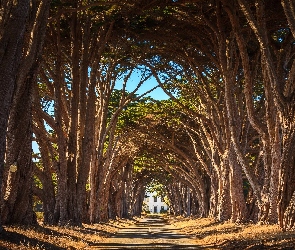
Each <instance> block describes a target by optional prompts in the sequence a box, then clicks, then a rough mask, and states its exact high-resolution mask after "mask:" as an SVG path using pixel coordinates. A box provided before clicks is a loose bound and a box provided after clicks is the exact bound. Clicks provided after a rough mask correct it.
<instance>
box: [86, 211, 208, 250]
mask: <svg viewBox="0 0 295 250" xmlns="http://www.w3.org/2000/svg"><path fill="white" fill-rule="evenodd" d="M158 248H159V249H202V247H200V246H197V245H194V243H193V240H192V239H191V238H189V237H188V236H187V235H183V234H181V233H180V232H179V230H178V229H176V228H175V227H173V225H171V224H169V223H168V222H167V221H165V220H164V219H163V218H162V217H161V216H148V217H145V218H142V219H141V220H140V221H138V222H137V223H136V224H134V225H131V226H129V227H126V228H120V229H119V231H118V233H117V234H116V235H114V236H112V237H110V238H107V239H106V240H105V241H104V242H103V243H101V244H99V245H96V246H93V247H91V248H89V249H158Z"/></svg>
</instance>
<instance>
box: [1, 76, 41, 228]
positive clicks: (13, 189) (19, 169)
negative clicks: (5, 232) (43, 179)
mask: <svg viewBox="0 0 295 250" xmlns="http://www.w3.org/2000/svg"><path fill="white" fill-rule="evenodd" d="M33 76H34V74H33V75H31V77H30V78H27V83H26V84H25V85H24V87H25V88H24V89H22V90H18V91H17V96H16V97H15V101H14V105H13V108H12V111H11V114H10V119H9V126H8V136H7V153H6V154H7V158H6V159H7V163H9V164H11V165H13V164H15V166H16V171H15V172H13V170H12V167H11V169H10V171H9V175H8V179H7V185H6V190H5V196H4V206H3V211H2V212H3V213H2V219H3V222H4V223H7V224H12V223H19V224H35V223H37V221H36V216H35V213H34V212H33V204H32V180H33V179H32V177H33V176H32V173H33V165H32V122H31V119H32V114H31V110H32V108H31V107H32V100H31V98H32V84H33V82H32V81H33V79H34V77H33Z"/></svg>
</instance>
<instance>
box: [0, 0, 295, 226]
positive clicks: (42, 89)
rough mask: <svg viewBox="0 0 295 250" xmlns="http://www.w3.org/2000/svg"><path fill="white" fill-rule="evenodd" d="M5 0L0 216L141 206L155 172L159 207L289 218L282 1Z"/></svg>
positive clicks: (106, 215)
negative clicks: (160, 94) (162, 199)
mask: <svg viewBox="0 0 295 250" xmlns="http://www.w3.org/2000/svg"><path fill="white" fill-rule="evenodd" d="M6 2H7V4H6V5H5V6H4V5H2V4H1V3H0V10H1V13H3V17H2V18H1V19H0V27H1V32H0V82H1V84H2V85H1V86H2V87H3V88H1V91H0V102H1V103H0V104H1V105H0V114H1V123H0V126H1V127H0V128H1V134H0V144H1V145H0V163H1V172H0V182H1V185H2V192H1V195H2V196H1V199H2V200H1V220H2V223H6V224H13V223H21V224H32V223H36V215H35V213H34V211H33V207H34V203H35V204H36V203H42V205H43V213H44V222H45V223H47V224H59V225H68V224H70V225H78V226H81V225H82V223H97V222H105V221H108V220H109V219H110V218H117V217H119V218H120V217H130V216H131V217H132V216H135V215H140V214H141V212H142V204H143V199H144V193H145V190H146V187H147V186H148V185H149V183H151V182H152V181H153V180H154V181H155V180H157V181H158V182H159V183H161V184H162V185H163V186H164V187H165V192H166V193H167V197H168V198H169V201H170V207H171V211H172V212H173V213H174V214H177V215H183V216H190V215H196V216H199V217H206V216H211V217H214V218H216V219H217V220H219V221H227V220H231V221H233V222H247V221H250V220H251V221H254V222H258V221H260V222H263V223H278V224H279V225H280V226H281V227H282V228H284V229H288V228H292V227H293V226H294V223H295V220H294V217H295V214H294V211H295V209H294V208H295V202H294V197H295V181H294V180H295V171H294V167H295V160H294V148H295V120H294V111H295V101H294V98H295V94H294V93H295V87H294V86H295V85H294V84H295V81H294V76H295V60H294V59H295V57H294V55H295V53H294V50H295V47H294V36H295V25H294V23H295V15H294V11H293V10H294V8H295V6H294V3H292V2H291V1H288V0H281V1H275V0H270V1H267V3H266V2H265V1H258V0H249V1H245V0H239V1H234V0H232V1H228V0H209V1H208V0H206V1H203V0H193V1H186V0H181V1H180V0H179V1H175V0H171V1H169V0H167V1H161V0H155V1H144V0H140V1H133V0H130V1H129V0H126V1H119V2H112V1H92V0H89V1H64V0H58V1H49V0H48V1H33V2H34V3H30V1H27V0H26V1H17V2H15V1H6ZM28 13H30V14H28ZM46 20H47V21H46ZM16 23H21V24H23V25H15V24H16ZM12 27H13V29H12ZM9 41H10V42H9ZM11 65H14V66H13V67H12V66H11ZM134 74H136V75H137V76H138V77H137V78H136V79H135V78H133V76H134ZM7 76H9V77H7ZM151 79H152V82H153V84H152V86H151ZM12 81H13V83H12ZM130 86H131V87H130ZM143 86H145V87H146V86H147V87H148V88H144V89H145V91H143V92H141V90H142V89H143ZM157 88H161V89H162V90H163V91H164V92H165V94H166V95H167V96H168V97H169V98H165V100H156V99H154V98H153V97H152V96H151V93H152V91H153V90H154V89H157ZM32 141H34V143H35V144H37V145H38V152H34V153H33V155H32V146H31V145H32Z"/></svg>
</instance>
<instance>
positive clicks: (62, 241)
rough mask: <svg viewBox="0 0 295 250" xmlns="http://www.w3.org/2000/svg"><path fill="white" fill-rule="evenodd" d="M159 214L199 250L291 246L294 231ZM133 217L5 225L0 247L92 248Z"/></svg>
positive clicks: (294, 234)
mask: <svg viewBox="0 0 295 250" xmlns="http://www.w3.org/2000/svg"><path fill="white" fill-rule="evenodd" d="M149 216H153V215H149ZM162 216H163V217H164V218H165V219H167V220H168V221H170V223H171V224H172V225H174V227H175V228H178V229H179V230H180V233H182V234H187V235H188V236H191V237H192V238H193V242H194V244H196V246H202V247H201V248H202V249H224V250H225V249H226V250H230V249H252V250H253V249H259V250H260V249H285V250H287V249H295V231H288V232H282V230H281V229H280V228H279V227H278V226H276V225H257V224H234V223H230V222H226V223H220V222H216V221H214V219H210V218H204V219H194V218H183V217H169V216H166V215H162ZM136 219H137V218H136ZM136 219H135V220H113V221H110V222H108V223H104V224H103V223H101V224H94V225H87V224H85V225H83V227H82V228H76V227H54V226H45V225H42V224H40V225H38V226H34V227H24V226H9V227H8V226H6V227H5V231H4V233H2V234H0V250H1V249H19V250H28V249H33V250H36V249H43V250H44V249H46V250H53V249H54V250H55V249H57V250H58V249H71V250H73V249H89V248H90V247H93V249H95V246H98V245H99V243H102V242H104V241H105V239H106V238H107V237H109V236H111V235H113V234H115V233H116V232H117V230H118V229H119V228H122V227H126V226H129V225H131V224H133V223H135V222H136Z"/></svg>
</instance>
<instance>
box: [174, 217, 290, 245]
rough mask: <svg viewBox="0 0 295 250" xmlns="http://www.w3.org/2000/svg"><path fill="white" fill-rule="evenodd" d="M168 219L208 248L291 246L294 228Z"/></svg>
mask: <svg viewBox="0 0 295 250" xmlns="http://www.w3.org/2000/svg"><path fill="white" fill-rule="evenodd" d="M170 222H171V223H172V224H173V225H174V226H176V227H177V228H179V229H180V230H181V232H182V233H185V234H187V235H190V236H192V237H193V238H194V239H195V243H196V245H199V246H204V247H207V248H208V249H295V231H288V232H283V231H282V230H281V229H280V228H279V227H278V226H277V225H258V224H251V223H248V224H235V223H230V222H225V223H220V222H216V221H215V220H214V219H211V218H204V219H191V218H183V217H176V218H170Z"/></svg>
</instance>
